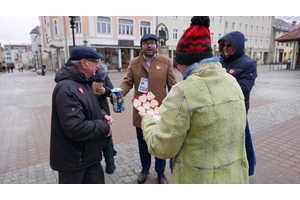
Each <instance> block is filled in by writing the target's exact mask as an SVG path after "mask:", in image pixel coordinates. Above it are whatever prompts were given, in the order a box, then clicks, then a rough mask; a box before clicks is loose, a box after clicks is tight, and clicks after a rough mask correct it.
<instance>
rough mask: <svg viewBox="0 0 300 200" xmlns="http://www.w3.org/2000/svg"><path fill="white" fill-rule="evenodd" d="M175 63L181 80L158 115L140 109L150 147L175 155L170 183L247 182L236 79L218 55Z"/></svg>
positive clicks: (242, 114)
mask: <svg viewBox="0 0 300 200" xmlns="http://www.w3.org/2000/svg"><path fill="white" fill-rule="evenodd" d="M179 66H180V71H181V73H182V75H183V81H181V82H179V83H177V84H176V85H174V86H173V87H172V89H171V91H170V92H169V94H168V95H167V97H166V98H165V99H164V100H163V102H162V104H161V106H160V109H159V113H160V115H161V119H160V120H159V121H158V122H156V121H155V119H154V118H153V117H152V116H150V115H147V114H145V113H141V112H140V113H139V114H140V116H141V117H142V124H141V125H142V130H143V133H144V137H145V139H146V142H147V145H148V150H149V152H150V153H151V154H152V155H154V156H156V157H157V158H160V159H169V158H173V173H172V176H171V181H170V183H175V184H176V183H192V184H193V183H195V184H196V183H221V184H226V183H233V184H240V183H248V182H249V180H248V162H247V158H246V150H245V126H246V111H245V103H244V96H243V93H242V90H241V88H240V86H239V84H238V83H237V81H236V79H235V78H234V77H233V76H231V75H230V74H228V73H227V72H226V70H225V69H224V68H222V66H221V64H220V63H219V58H216V57H214V58H207V59H203V60H201V62H199V63H194V64H192V65H190V66H189V65H179Z"/></svg>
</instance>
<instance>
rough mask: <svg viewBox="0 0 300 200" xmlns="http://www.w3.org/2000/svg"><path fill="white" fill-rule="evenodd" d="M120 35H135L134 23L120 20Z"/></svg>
mask: <svg viewBox="0 0 300 200" xmlns="http://www.w3.org/2000/svg"><path fill="white" fill-rule="evenodd" d="M119 34H121V35H133V21H132V20H129V19H119Z"/></svg>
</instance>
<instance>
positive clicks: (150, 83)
mask: <svg viewBox="0 0 300 200" xmlns="http://www.w3.org/2000/svg"><path fill="white" fill-rule="evenodd" d="M140 44H141V49H142V51H141V54H140V55H139V56H138V57H136V58H134V59H132V60H131V61H130V63H129V68H128V71H127V74H126V77H125V78H124V80H123V82H122V83H121V85H120V88H122V89H123V92H124V96H125V95H126V94H127V93H128V92H129V91H130V90H131V88H132V87H133V85H134V98H135V97H137V96H140V95H142V94H143V93H146V92H147V91H151V92H152V93H153V94H154V95H155V96H156V98H157V100H158V102H159V104H161V103H162V100H163V99H164V98H165V97H166V95H167V90H166V87H168V90H169V91H170V90H171V88H172V86H173V85H175V84H176V79H175V75H174V72H173V67H172V64H171V59H169V58H166V57H165V56H162V55H159V54H157V52H156V46H157V38H156V36H155V35H154V34H150V33H147V34H145V35H144V36H143V37H142V38H141V42H140ZM133 126H135V127H136V133H137V139H138V144H139V154H140V159H141V164H142V172H141V174H140V175H139V177H138V183H144V182H145V181H146V178H147V175H148V174H149V168H150V166H151V154H150V153H149V152H148V147H147V144H146V142H145V139H144V137H143V132H142V129H141V118H140V116H139V114H138V110H137V109H135V108H133ZM165 166H166V160H162V159H159V158H155V171H156V172H157V174H158V180H159V183H168V181H167V179H166V177H165V175H164V171H165Z"/></svg>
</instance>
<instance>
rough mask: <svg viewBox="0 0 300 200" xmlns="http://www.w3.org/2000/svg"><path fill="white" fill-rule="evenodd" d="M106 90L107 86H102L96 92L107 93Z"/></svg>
mask: <svg viewBox="0 0 300 200" xmlns="http://www.w3.org/2000/svg"><path fill="white" fill-rule="evenodd" d="M105 91H106V89H105V87H101V88H97V89H96V92H98V93H100V94H102V95H103V94H105Z"/></svg>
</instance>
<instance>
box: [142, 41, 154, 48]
mask: <svg viewBox="0 0 300 200" xmlns="http://www.w3.org/2000/svg"><path fill="white" fill-rule="evenodd" d="M149 44H150V46H152V47H154V46H155V45H156V43H155V42H143V46H145V47H147V46H148V45H149Z"/></svg>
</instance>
